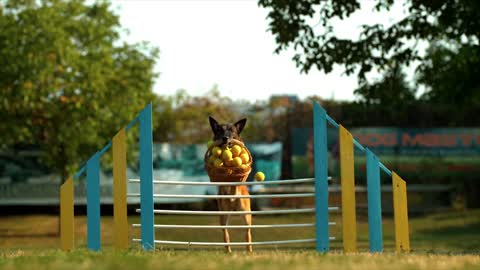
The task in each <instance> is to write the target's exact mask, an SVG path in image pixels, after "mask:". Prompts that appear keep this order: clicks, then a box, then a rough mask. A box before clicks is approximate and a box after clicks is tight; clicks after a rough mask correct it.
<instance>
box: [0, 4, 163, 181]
mask: <svg viewBox="0 0 480 270" xmlns="http://www.w3.org/2000/svg"><path fill="white" fill-rule="evenodd" d="M121 31H122V28H121V26H120V23H119V18H118V16H117V15H115V14H114V13H113V12H112V11H111V10H110V6H109V3H108V2H104V1H102V2H96V3H93V4H91V5H87V4H85V3H84V1H80V0H71V1H66V0H44V1H36V0H10V1H2V2H1V3H0V63H2V64H1V65H0V92H1V96H2V101H1V102H0V117H1V119H2V125H0V143H1V146H2V147H4V148H5V147H11V146H13V145H16V144H26V143H27V144H34V145H39V146H41V148H42V149H43V150H44V151H43V153H44V161H45V162H46V163H47V165H49V166H50V167H51V168H52V169H53V170H54V171H55V172H56V173H59V174H60V175H61V177H62V179H63V180H65V178H66V177H67V176H68V175H69V174H70V173H72V172H73V171H74V169H76V168H78V166H79V165H81V163H82V162H85V161H86V160H87V158H88V157H89V156H90V155H92V154H93V153H95V152H96V151H98V150H99V149H100V148H101V147H102V146H104V145H105V144H106V143H107V142H108V139H109V138H111V137H112V136H113V135H115V133H116V132H117V131H118V130H119V129H120V128H121V127H124V126H125V125H126V124H127V123H128V122H129V121H130V120H131V119H132V118H133V117H134V116H135V114H136V113H138V112H139V111H140V110H141V109H142V108H143V107H144V106H145V105H146V104H147V103H148V102H150V101H151V100H152V99H153V97H154V95H153V93H152V86H153V82H154V78H155V77H156V74H155V73H154V71H153V68H154V64H155V61H156V58H157V55H158V51H157V49H156V48H153V47H151V46H149V45H148V44H146V43H142V44H126V43H122V42H121V39H120V34H121ZM130 139H132V138H131V136H130Z"/></svg>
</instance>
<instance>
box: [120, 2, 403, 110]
mask: <svg viewBox="0 0 480 270" xmlns="http://www.w3.org/2000/svg"><path fill="white" fill-rule="evenodd" d="M372 4H373V1H368V0H365V1H364V2H363V4H362V9H361V11H359V12H357V13H355V14H354V16H352V18H351V19H349V20H348V21H338V22H336V23H335V31H336V33H338V35H339V36H341V37H350V38H358V36H359V33H360V25H361V24H365V23H376V22H381V23H386V24H390V23H392V22H395V21H397V20H398V19H399V18H402V14H403V13H402V12H403V6H402V5H401V4H396V5H395V6H394V8H393V9H392V11H391V12H390V13H385V14H376V15H375V16H372V13H371V9H372V7H373V5H372ZM112 6H113V8H114V11H115V12H116V13H117V14H119V15H120V23H121V24H122V26H123V27H124V28H126V29H128V30H129V32H130V34H129V35H128V36H126V37H125V39H126V40H127V41H128V42H140V41H148V42H149V43H150V44H151V45H153V46H156V47H158V48H159V49H160V57H159V60H158V62H157V65H156V67H155V69H156V71H157V72H158V73H160V75H159V77H158V78H157V80H156V82H155V85H154V92H155V93H157V94H160V95H172V94H174V93H175V92H176V91H177V90H178V89H185V90H186V91H187V92H188V93H189V94H190V95H195V96H198V95H204V94H205V93H206V92H208V91H209V90H210V89H211V88H212V87H213V86H214V85H215V84H216V85H218V89H219V90H220V93H221V94H222V95H225V96H229V97H230V98H232V99H234V100H237V99H243V100H249V101H251V102H254V101H257V100H266V99H268V98H269V96H271V95H281V94H295V95H298V96H299V97H300V98H305V97H308V96H312V95H317V96H320V97H322V98H334V99H336V100H354V99H355V96H354V94H353V91H354V90H355V89H356V87H357V80H356V77H355V76H350V77H347V76H346V75H344V74H343V70H342V69H341V68H335V69H334V71H333V72H331V73H329V74H325V73H323V72H319V71H318V70H316V69H314V70H313V69H312V70H311V71H310V72H309V73H308V74H301V73H300V69H298V68H297V67H296V66H295V63H294V62H293V60H292V59H291V58H292V56H293V51H292V50H289V51H287V52H283V53H280V54H275V53H274V50H275V48H276V43H275V39H274V36H273V35H272V34H271V33H270V32H268V31H267V28H268V20H267V18H266V17H267V13H268V10H266V9H263V8H260V7H258V4H257V1H253V0H223V1H220V0H210V1H202V0H194V1H193V0H192V1H187V0H180V1H166V0H149V1H140V0H113V5H112Z"/></svg>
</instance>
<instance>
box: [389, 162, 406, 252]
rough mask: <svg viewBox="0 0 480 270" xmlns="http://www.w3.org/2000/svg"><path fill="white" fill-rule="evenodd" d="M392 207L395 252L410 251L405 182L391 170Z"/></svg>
mask: <svg viewBox="0 0 480 270" xmlns="http://www.w3.org/2000/svg"><path fill="white" fill-rule="evenodd" d="M392 183H393V208H394V221H395V247H396V250H397V252H401V251H404V252H410V237H409V231H408V204H407V184H406V182H405V181H404V180H403V179H402V178H400V176H398V175H397V174H396V173H395V172H392Z"/></svg>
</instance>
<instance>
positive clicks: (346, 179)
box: [60, 102, 410, 253]
mask: <svg viewBox="0 0 480 270" xmlns="http://www.w3.org/2000/svg"><path fill="white" fill-rule="evenodd" d="M136 123H138V124H139V127H140V133H139V134H140V138H139V148H140V157H139V162H140V179H130V180H128V181H130V182H133V183H139V184H140V193H138V194H127V178H126V132H127V131H128V130H129V129H130V128H131V127H132V126H134V125H135V124H136ZM313 123H314V124H313V132H314V138H315V139H314V166H315V177H314V178H306V179H287V180H279V181H267V182H262V183H258V182H247V183H225V182H223V183H222V182H216V183H210V182H205V183H204V182H183V181H161V180H154V179H153V140H152V104H151V103H149V104H148V105H147V106H146V107H145V108H144V109H143V110H142V111H141V112H140V113H139V114H138V115H137V116H136V117H135V118H134V119H133V120H132V121H131V122H130V123H129V124H128V125H127V126H126V127H125V128H123V129H121V130H120V131H119V132H118V133H117V134H116V135H115V136H114V137H113V139H112V140H111V141H109V142H108V144H107V145H106V146H105V147H103V148H102V149H101V150H100V151H98V152H96V153H95V154H94V155H92V156H91V157H90V159H89V160H88V161H87V162H86V164H85V165H84V166H82V167H81V168H80V169H79V170H78V171H77V172H76V173H75V175H74V176H73V177H70V178H69V179H67V180H66V181H65V182H64V183H63V184H62V185H61V187H60V220H61V249H62V250H71V249H73V248H74V237H73V235H74V202H73V196H74V181H75V180H77V179H78V178H79V177H80V176H81V175H82V174H84V173H85V174H86V186H87V189H86V192H87V246H88V249H89V250H93V251H99V250H100V249H101V240H100V239H101V236H100V181H99V180H100V179H99V170H100V157H101V156H102V155H103V154H104V153H105V152H106V151H108V150H109V149H110V148H112V149H113V156H114V157H113V161H114V165H113V168H114V169H113V197H114V247H115V248H116V249H125V248H127V247H128V242H129V241H128V223H127V197H128V196H137V197H140V209H137V210H136V211H137V212H139V213H140V215H141V223H140V224H133V226H134V227H140V228H141V239H133V242H140V243H141V246H142V248H143V249H144V250H147V251H153V250H155V243H159V244H185V243H189V245H191V244H192V242H183V241H163V240H156V239H155V228H175V227H174V226H177V228H178V227H179V226H184V227H185V228H202V229H207V228H220V227H221V228H233V229H240V228H242V229H244V228H274V227H275V226H276V227H282V226H283V227H285V228H287V227H315V238H313V239H295V240H280V241H265V242H253V243H243V242H238V243H230V245H247V244H252V245H271V244H289V243H304V242H305V243H306V242H315V246H316V250H317V251H318V252H321V253H326V252H328V251H329V249H330V244H329V243H330V241H331V240H333V239H334V237H331V236H330V235H329V226H332V225H335V223H334V222H329V220H328V218H329V212H330V211H335V210H338V208H336V207H329V205H328V181H329V177H328V162H327V161H328V159H327V152H328V149H327V123H329V124H330V125H332V126H333V127H335V128H337V129H338V130H339V139H340V161H341V163H340V165H341V189H342V206H341V210H342V229H343V247H344V252H345V253H352V252H357V246H356V242H357V239H356V238H357V234H356V213H355V191H354V187H355V180H354V166H353V165H354V152H355V151H354V147H356V148H357V149H358V150H360V151H361V152H362V153H365V155H366V157H367V172H366V173H367V193H368V194H367V199H368V225H369V244H370V249H369V250H370V252H382V251H383V240H382V238H383V232H382V214H381V211H382V210H381V192H380V185H381V182H380V169H381V170H382V171H384V172H385V173H386V174H387V175H389V176H391V177H392V187H393V201H394V205H393V206H394V222H395V243H396V244H395V246H396V251H397V252H409V251H410V241H409V230H408V207H407V192H406V182H405V181H404V180H403V179H401V178H400V177H399V176H398V175H397V174H396V173H395V172H393V171H390V170H389V169H388V168H387V167H386V166H385V165H384V164H382V163H381V162H380V161H379V160H378V158H377V156H376V155H375V154H374V153H373V152H372V151H370V150H369V149H368V148H365V147H363V146H362V145H361V144H360V143H359V142H358V141H357V140H355V139H354V138H353V136H352V134H350V133H349V131H348V130H347V129H346V128H344V127H343V126H341V125H339V124H337V123H336V122H335V121H334V120H333V119H332V118H331V117H330V116H329V115H328V114H327V113H326V111H325V110H324V109H323V108H322V107H321V106H320V104H318V103H317V102H313ZM308 182H310V183H314V190H315V192H314V193H296V194H283V197H315V207H314V208H307V209H293V210H270V211H268V210H267V211H250V212H249V213H248V214H281V213H283V214H286V213H287V214H288V213H315V223H309V224H283V225H282V224H273V225H250V226H246V225H245V226H241V225H230V226H200V225H171V226H168V225H164V226H162V225H158V224H154V214H155V213H157V214H181V213H187V212H188V214H200V212H204V213H203V214H205V215H219V214H225V215H227V214H228V215H241V214H247V213H243V212H242V213H241V212H238V211H236V212H235V213H234V212H232V213H230V212H229V213H221V211H210V212H209V211H172V210H158V209H157V210H155V209H154V198H155V197H161V198H167V197H170V198H191V197H192V196H193V197H198V198H227V197H228V198H244V197H245V198H246V197H249V198H272V197H282V194H276V195H249V196H233V195H232V196H223V197H222V196H221V195H201V196H199V195H183V194H174V195H172V194H154V184H182V185H216V186H221V185H254V184H287V183H288V184H294V183H308ZM193 212H198V213H193ZM213 212H215V213H213ZM261 212H263V213H261ZM195 243H196V244H198V245H207V244H208V243H209V242H195ZM210 244H212V245H217V246H218V245H225V243H221V244H220V243H214V242H210ZM194 245H195V244H194Z"/></svg>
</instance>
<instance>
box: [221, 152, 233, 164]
mask: <svg viewBox="0 0 480 270" xmlns="http://www.w3.org/2000/svg"><path fill="white" fill-rule="evenodd" d="M222 159H223V161H228V160H230V159H232V151H230V150H228V149H225V150H223V153H222Z"/></svg>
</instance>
